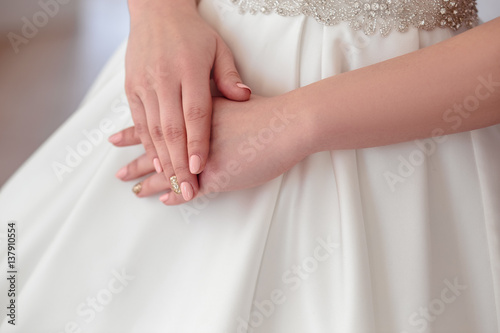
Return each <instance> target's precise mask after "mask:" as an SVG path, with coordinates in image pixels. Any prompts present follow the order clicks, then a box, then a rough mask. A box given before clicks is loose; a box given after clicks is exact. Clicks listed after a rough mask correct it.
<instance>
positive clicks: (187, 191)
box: [181, 182, 193, 201]
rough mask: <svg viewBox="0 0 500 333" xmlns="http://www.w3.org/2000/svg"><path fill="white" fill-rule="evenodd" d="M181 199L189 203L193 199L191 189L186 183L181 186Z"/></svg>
mask: <svg viewBox="0 0 500 333" xmlns="http://www.w3.org/2000/svg"><path fill="white" fill-rule="evenodd" d="M181 191H182V197H183V198H184V200H186V201H189V200H191V199H193V187H192V186H191V184H189V183H188V182H184V183H182V184H181Z"/></svg>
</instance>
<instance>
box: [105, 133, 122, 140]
mask: <svg viewBox="0 0 500 333" xmlns="http://www.w3.org/2000/svg"><path fill="white" fill-rule="evenodd" d="M122 137H123V134H122V133H121V132H120V133H116V134H113V135H112V136H110V137H109V138H108V141H109V142H111V143H118V142H120V140H121V139H122Z"/></svg>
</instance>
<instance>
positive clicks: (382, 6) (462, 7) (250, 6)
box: [230, 0, 478, 36]
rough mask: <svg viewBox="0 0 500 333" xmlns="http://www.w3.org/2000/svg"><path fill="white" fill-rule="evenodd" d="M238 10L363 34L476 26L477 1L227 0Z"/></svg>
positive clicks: (385, 33)
mask: <svg viewBox="0 0 500 333" xmlns="http://www.w3.org/2000/svg"><path fill="white" fill-rule="evenodd" d="M230 1H231V2H232V3H233V4H234V5H236V6H238V7H239V11H240V13H242V14H244V13H250V14H257V13H264V14H270V13H273V12H274V13H277V14H279V15H282V16H296V15H306V16H311V17H314V18H315V19H316V20H317V21H318V22H320V23H322V24H325V25H334V24H338V23H340V22H348V23H349V25H350V26H351V27H352V28H353V29H354V30H363V32H364V33H365V34H366V35H373V34H375V33H376V32H377V30H378V31H380V34H381V35H382V36H387V35H388V34H389V32H391V31H392V30H393V29H395V30H397V31H400V32H404V31H406V30H408V28H409V27H411V26H413V27H416V28H419V29H424V30H432V29H434V28H437V27H440V28H451V29H453V30H458V29H460V28H461V27H466V28H472V27H474V26H476V25H477V22H478V17H477V8H476V0H230Z"/></svg>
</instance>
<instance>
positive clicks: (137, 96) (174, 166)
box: [126, 0, 251, 200]
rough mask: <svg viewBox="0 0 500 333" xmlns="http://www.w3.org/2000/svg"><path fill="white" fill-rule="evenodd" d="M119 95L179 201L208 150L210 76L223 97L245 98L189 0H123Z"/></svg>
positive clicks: (229, 60) (194, 184)
mask: <svg viewBox="0 0 500 333" xmlns="http://www.w3.org/2000/svg"><path fill="white" fill-rule="evenodd" d="M129 8H130V16H131V28H130V30H131V31H130V37H129V41H128V47H127V54H126V93H127V97H128V101H129V104H130V108H131V112H132V118H133V121H134V125H135V128H136V131H137V135H138V137H139V138H140V140H141V143H142V144H143V146H144V148H145V150H146V154H147V156H148V158H149V159H150V160H151V161H152V162H153V163H154V165H155V169H156V171H157V172H158V173H162V172H163V173H164V176H165V177H166V178H167V180H168V179H170V177H171V176H174V175H175V176H177V180H178V183H179V185H180V188H181V191H182V195H183V197H184V199H185V200H190V199H191V198H193V197H194V196H196V194H197V192H198V190H199V185H198V181H197V177H196V175H197V174H199V173H200V172H202V171H203V169H204V167H205V164H206V161H207V157H208V154H209V143H210V127H211V115H212V105H211V103H212V98H211V92H210V77H211V75H212V78H213V79H214V81H215V83H216V85H217V88H218V89H219V91H220V92H221V93H222V94H223V95H224V96H225V97H227V98H229V99H232V100H235V101H245V100H248V99H249V98H250V94H251V91H250V88H248V87H246V86H245V85H244V84H242V83H241V78H240V76H239V74H238V72H237V70H236V67H235V65H234V60H233V56H232V53H231V51H230V50H229V48H228V47H227V45H226V44H225V43H224V41H223V40H222V39H221V37H220V36H219V35H218V34H217V33H216V32H215V31H214V30H213V29H212V28H211V27H210V26H209V25H208V24H207V23H206V22H205V21H204V20H203V19H202V18H201V17H200V15H199V14H198V11H197V7H196V3H195V1H194V0H169V1H163V0H149V1H145V0H129Z"/></svg>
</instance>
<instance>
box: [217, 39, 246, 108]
mask: <svg viewBox="0 0 500 333" xmlns="http://www.w3.org/2000/svg"><path fill="white" fill-rule="evenodd" d="M213 78H214V81H215V84H216V85H217V89H219V91H220V92H221V93H222V95H224V97H226V98H227V99H231V100H234V101H247V100H249V99H250V95H251V94H252V90H251V89H250V87H248V86H247V85H245V84H244V83H243V82H242V80H241V78H240V74H239V73H238V70H237V69H236V66H235V65H234V59H233V54H232V53H231V50H229V48H228V47H227V45H226V44H225V43H224V42H223V41H222V40H220V39H219V40H218V43H217V51H216V53H215V61H214V67H213Z"/></svg>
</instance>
